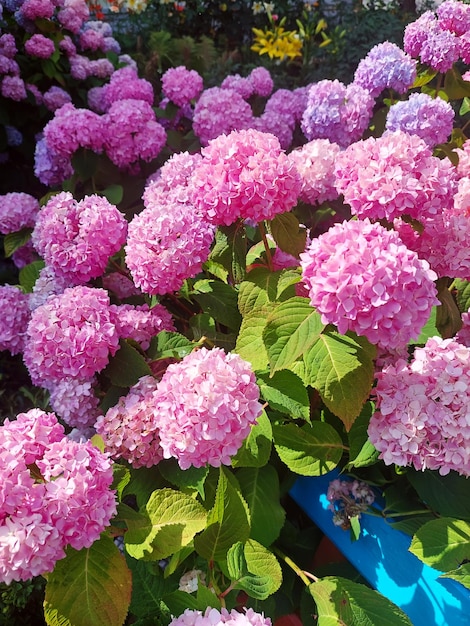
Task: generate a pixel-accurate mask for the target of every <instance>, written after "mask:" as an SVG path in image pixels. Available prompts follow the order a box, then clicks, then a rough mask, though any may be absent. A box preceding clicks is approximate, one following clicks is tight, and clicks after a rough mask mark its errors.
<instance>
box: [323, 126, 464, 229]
mask: <svg viewBox="0 0 470 626" xmlns="http://www.w3.org/2000/svg"><path fill="white" fill-rule="evenodd" d="M335 176H336V189H337V190H338V192H339V193H342V194H344V199H345V201H346V202H347V203H348V204H349V205H350V206H351V211H352V213H353V214H354V215H357V216H358V217H359V218H361V219H362V218H364V217H368V218H370V219H372V220H378V219H383V218H385V219H387V220H389V221H392V220H393V219H394V218H396V217H400V216H402V215H408V216H410V217H412V218H414V219H417V220H419V219H424V218H425V217H427V216H432V215H436V214H437V213H439V212H440V211H442V209H443V208H445V207H450V206H452V202H453V195H454V192H455V187H456V175H455V168H454V166H453V165H452V163H451V162H450V161H449V160H447V159H442V160H441V159H439V158H437V157H435V156H433V154H432V151H431V149H430V148H429V147H428V146H427V145H426V143H425V141H424V140H423V139H421V138H420V137H417V136H416V135H409V134H408V133H405V132H402V131H395V132H393V133H392V132H390V133H387V134H385V135H383V136H382V137H379V138H377V139H376V138H374V137H370V138H369V139H366V140H365V141H358V142H356V143H354V144H352V145H351V146H349V147H348V148H346V150H344V151H343V152H342V153H340V154H338V156H337V158H336V162H335Z"/></svg>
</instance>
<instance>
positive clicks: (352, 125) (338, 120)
mask: <svg viewBox="0 0 470 626" xmlns="http://www.w3.org/2000/svg"><path fill="white" fill-rule="evenodd" d="M374 104H375V99H374V98H373V97H372V95H371V94H370V93H369V92H368V91H367V90H366V89H364V88H363V87H360V86H359V85H356V84H354V83H351V84H350V85H348V86H346V85H343V83H341V82H340V81H339V80H321V81H320V82H318V83H314V84H313V85H312V86H311V87H310V89H309V91H308V100H307V106H306V108H305V110H304V113H303V115H302V122H301V128H302V132H303V133H304V135H305V137H307V139H308V140H309V141H311V140H312V139H329V140H330V141H331V142H333V143H337V144H338V145H340V146H341V147H342V148H344V147H346V146H349V145H350V144H351V143H353V142H354V141H357V140H358V139H360V138H361V137H362V135H363V133H364V131H365V130H366V129H367V127H368V125H369V122H370V120H371V117H372V110H373V108H374Z"/></svg>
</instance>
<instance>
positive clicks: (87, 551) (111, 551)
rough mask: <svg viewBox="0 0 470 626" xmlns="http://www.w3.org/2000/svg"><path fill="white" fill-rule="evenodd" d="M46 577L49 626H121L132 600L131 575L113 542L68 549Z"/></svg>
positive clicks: (101, 541) (96, 542)
mask: <svg viewBox="0 0 470 626" xmlns="http://www.w3.org/2000/svg"><path fill="white" fill-rule="evenodd" d="M66 553H67V556H66V557H65V559H62V560H60V561H58V562H57V563H56V565H55V567H54V570H53V572H51V573H50V574H49V575H48V577H47V584H46V594H45V599H44V617H45V619H46V623H47V624H48V625H49V626H103V624H106V625H107V626H121V625H122V624H123V623H124V620H125V619H126V616H127V611H128V608H129V603H130V598H131V586H132V580H131V573H130V571H129V569H128V567H127V565H126V561H125V559H124V557H123V556H122V554H121V553H120V552H119V550H118V548H117V546H116V545H115V544H114V542H113V540H112V539H111V538H109V537H106V536H105V535H103V536H102V537H101V538H100V539H99V540H98V541H95V543H93V545H92V546H91V547H90V548H83V549H82V550H74V549H72V548H70V547H69V548H67V550H66Z"/></svg>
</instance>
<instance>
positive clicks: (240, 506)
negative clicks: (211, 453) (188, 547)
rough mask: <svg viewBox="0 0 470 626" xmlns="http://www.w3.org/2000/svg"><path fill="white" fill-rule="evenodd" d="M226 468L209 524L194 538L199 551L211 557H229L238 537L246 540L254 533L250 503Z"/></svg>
mask: <svg viewBox="0 0 470 626" xmlns="http://www.w3.org/2000/svg"><path fill="white" fill-rule="evenodd" d="M226 472H227V470H225V469H224V468H220V473H219V481H218V484H217V491H216V494H215V502H214V506H213V508H212V509H211V510H210V511H209V514H208V516H207V528H206V529H205V530H204V531H203V532H202V533H201V534H200V535H198V536H197V537H196V538H195V539H194V547H195V549H196V551H197V552H198V553H199V554H200V555H201V556H202V557H203V558H205V559H208V560H214V561H217V560H223V559H225V557H226V554H227V551H228V549H229V548H230V546H232V545H233V544H234V543H236V542H237V541H242V542H244V541H246V540H247V539H248V537H249V535H250V518H249V512H248V506H247V504H246V502H245V500H244V499H243V497H242V495H241V493H240V490H239V488H237V487H236V486H235V484H234V481H233V480H229V478H228V476H227V474H226Z"/></svg>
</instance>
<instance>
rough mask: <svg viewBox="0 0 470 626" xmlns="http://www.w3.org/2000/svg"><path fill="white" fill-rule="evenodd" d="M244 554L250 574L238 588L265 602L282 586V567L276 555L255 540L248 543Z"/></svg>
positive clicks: (239, 582) (241, 581) (240, 581)
mask: <svg viewBox="0 0 470 626" xmlns="http://www.w3.org/2000/svg"><path fill="white" fill-rule="evenodd" d="M244 554H245V559H246V565H247V568H248V572H249V574H248V575H246V576H243V577H242V578H241V579H240V580H239V581H238V585H237V586H238V587H239V588H241V589H243V590H245V591H246V592H247V593H248V594H249V595H250V596H251V597H252V598H256V599H258V600H265V599H266V598H267V597H269V596H270V595H272V594H273V593H275V592H276V591H277V590H278V589H279V587H280V586H281V583H282V570H281V566H280V565H279V562H278V560H277V559H276V557H275V556H274V554H273V553H272V552H270V551H269V550H268V549H267V548H265V547H264V546H263V545H261V544H260V543H258V542H257V541H255V540H254V539H249V540H248V541H247V542H246V544H245V549H244Z"/></svg>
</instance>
